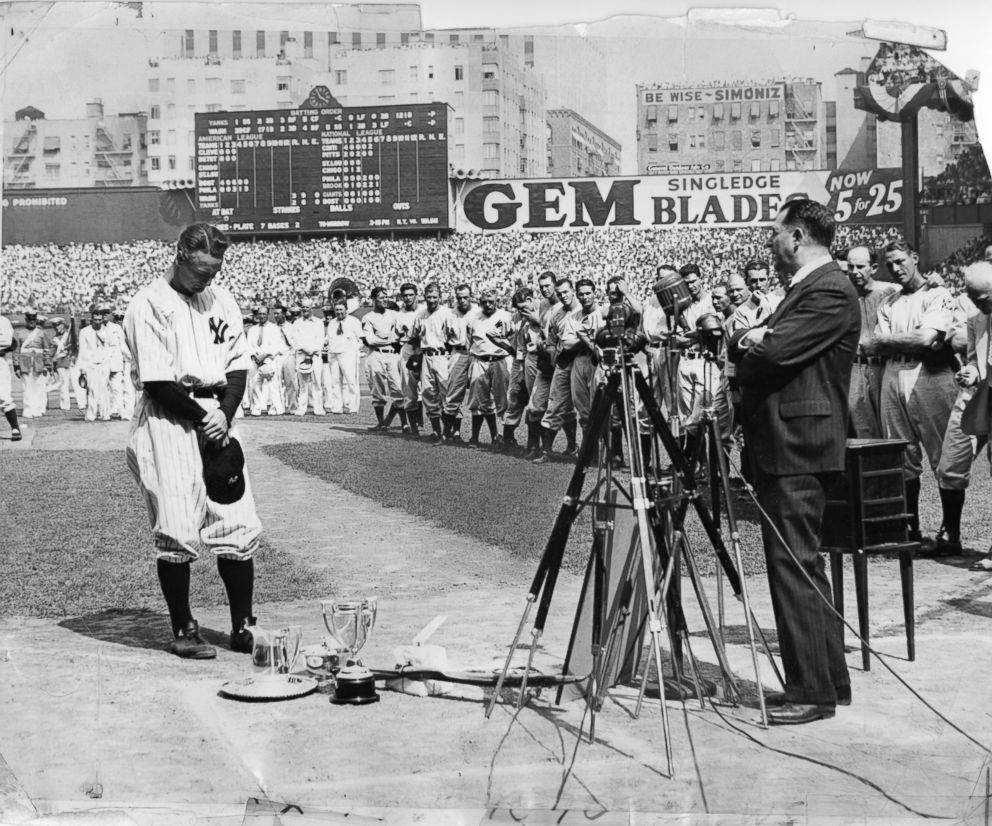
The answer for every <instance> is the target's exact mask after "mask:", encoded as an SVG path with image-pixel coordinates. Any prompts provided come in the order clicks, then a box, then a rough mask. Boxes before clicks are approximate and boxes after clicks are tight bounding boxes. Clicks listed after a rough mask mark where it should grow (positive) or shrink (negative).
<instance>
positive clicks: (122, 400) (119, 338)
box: [103, 304, 134, 421]
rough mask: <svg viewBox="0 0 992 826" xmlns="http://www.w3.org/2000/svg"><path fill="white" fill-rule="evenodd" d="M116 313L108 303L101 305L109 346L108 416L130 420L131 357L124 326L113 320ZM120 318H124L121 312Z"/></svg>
mask: <svg viewBox="0 0 992 826" xmlns="http://www.w3.org/2000/svg"><path fill="white" fill-rule="evenodd" d="M116 315H117V314H116V313H115V312H114V311H113V309H112V308H111V307H110V306H109V305H106V304H105V305H104V306H103V318H104V329H105V330H106V333H107V336H108V337H109V339H110V346H111V356H110V418H111V419H124V420H126V421H130V420H131V418H132V416H133V415H134V393H133V392H128V390H127V387H128V385H130V386H131V388H132V390H133V388H134V385H133V383H132V381H131V369H130V368H131V359H130V357H129V356H128V355H127V348H126V346H125V344H124V328H123V327H122V326H121V325H120V324H118V323H117V322H116V321H115V320H114V319H115V318H116ZM120 319H121V321H123V320H124V315H123V313H122V314H121V316H120ZM129 401H130V406H129V405H128V402H129Z"/></svg>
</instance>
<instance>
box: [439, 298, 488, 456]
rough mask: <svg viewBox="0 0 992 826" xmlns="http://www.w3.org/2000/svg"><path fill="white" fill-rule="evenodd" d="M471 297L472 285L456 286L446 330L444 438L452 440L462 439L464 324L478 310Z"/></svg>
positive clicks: (466, 357)
mask: <svg viewBox="0 0 992 826" xmlns="http://www.w3.org/2000/svg"><path fill="white" fill-rule="evenodd" d="M478 309H479V308H478V307H477V306H476V305H475V303H474V302H473V301H472V288H471V287H470V286H469V285H468V284H459V285H458V286H457V287H455V309H454V311H453V312H452V314H451V315H452V329H451V331H450V332H449V338H448V348H449V349H450V350H451V359H450V361H449V363H448V395H447V396H446V397H445V399H444V412H443V413H442V414H441V421H442V422H444V438H445V439H448V440H450V441H452V442H460V441H461V440H462V435H461V431H462V402H464V401H465V394H466V393H467V392H468V380H469V376H468V374H469V368H470V367H471V366H472V358H471V356H469V353H468V333H467V332H466V327H467V326H468V322H469V320H470V319H471V317H472V316H473V315H474V314H475V313H476V312H478Z"/></svg>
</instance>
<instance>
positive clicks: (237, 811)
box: [0, 419, 992, 824]
mask: <svg viewBox="0 0 992 826" xmlns="http://www.w3.org/2000/svg"><path fill="white" fill-rule="evenodd" d="M81 427H83V425H81V423H79V422H75V421H66V422H61V423H52V424H50V425H49V424H46V425H45V426H44V427H42V428H37V429H36V428H34V427H29V428H26V438H25V440H24V441H23V442H21V443H19V444H16V445H12V444H10V443H9V442H6V441H4V442H3V443H2V449H3V450H4V451H7V450H22V451H49V450H55V451H59V450H72V449H74V448H78V446H79V434H80V428H81ZM85 427H86V437H87V438H86V448H87V449H105V450H106V451H108V455H109V452H110V451H117V450H120V449H121V447H122V445H123V441H124V438H125V435H126V431H127V427H128V425H127V424H126V423H117V422H112V423H107V424H99V425H97V424H94V425H86V426H85ZM242 427H243V429H244V433H245V441H246V446H247V448H248V450H247V454H248V463H249V470H250V473H251V478H252V483H253V485H254V489H255V496H256V500H257V503H258V508H259V513H260V516H261V518H262V522H263V525H264V526H265V533H266V537H267V539H268V541H269V542H270V543H271V544H273V545H274V546H277V547H279V548H280V549H282V550H284V551H287V552H290V553H293V554H296V555H298V557H299V558H300V559H301V560H303V561H305V563H306V564H307V565H309V566H311V567H312V568H314V569H323V570H326V571H330V572H332V573H333V575H334V582H335V583H336V584H335V588H334V594H332V595H333V596H339V597H341V596H349V595H364V594H374V595H376V596H377V597H378V599H379V617H378V622H377V624H376V627H375V629H374V631H373V633H372V636H371V637H370V639H369V643H368V645H367V647H366V649H365V650H364V651H363V657H364V659H365V662H366V663H368V664H370V665H373V666H377V667H389V666H392V665H393V664H394V663H395V662H396V656H395V654H394V649H395V648H396V647H397V646H401V645H407V644H409V643H410V642H411V640H412V638H413V637H414V635H415V634H416V633H417V632H418V631H419V630H420V629H421V628H423V627H424V626H425V625H427V623H428V622H430V621H431V620H432V619H433V618H434V617H436V616H438V615H444V616H445V617H446V621H445V622H444V623H443V624H442V625H441V626H440V628H439V629H438V630H437V631H436V632H435V633H434V635H433V636H432V637H431V639H430V642H431V643H433V644H436V645H440V646H443V647H444V648H445V649H446V652H447V656H448V663H449V666H452V667H457V666H460V665H465V666H468V665H471V666H487V665H497V664H501V663H502V658H503V657H504V656H505V653H506V651H507V646H508V645H509V643H510V641H511V640H512V638H513V634H514V632H515V630H516V626H517V623H518V621H519V619H520V616H521V612H522V611H523V608H524V604H525V597H526V595H527V591H528V589H529V587H530V585H531V580H532V578H533V575H534V570H533V567H532V566H530V565H524V564H521V562H520V561H519V560H518V559H515V558H514V557H512V556H511V555H510V554H508V553H506V552H505V550H503V549H500V548H496V547H493V546H489V545H485V544H483V543H480V542H478V541H476V540H473V539H471V538H467V537H464V536H460V535H458V534H455V533H452V532H450V531H447V530H445V529H443V528H440V527H438V526H436V525H432V524H428V523H426V522H423V521H420V520H418V519H416V518H414V517H411V516H410V515H409V514H406V513H405V512H403V511H401V510H397V509H386V508H382V507H380V506H378V505H376V504H375V503H373V502H371V501H369V500H366V499H362V498H360V497H357V496H355V495H353V494H350V493H348V492H346V491H344V490H342V489H340V488H338V487H336V486H335V485H333V484H330V483H328V482H324V481H320V480H317V479H314V478H313V477H310V476H307V475H306V474H304V473H302V472H299V471H297V470H294V469H292V468H290V467H288V466H286V465H284V464H282V463H281V462H279V461H278V460H276V459H274V458H273V457H271V456H269V455H267V454H266V453H265V452H264V451H263V450H262V449H261V448H262V446H263V445H266V444H272V443H277V442H303V441H313V442H321V441H323V440H329V439H342V438H351V436H350V435H349V433H348V432H347V431H346V430H344V429H342V428H340V427H339V426H335V427H330V426H328V424H327V423H314V422H312V421H307V422H294V421H289V420H286V419H282V420H278V421H266V420H251V421H248V422H245V423H244V425H243V426H242ZM439 495H443V491H442V490H440V489H439ZM508 518H513V515H512V514H509V515H508ZM549 529H550V526H549ZM970 540H971V542H972V544H974V545H976V546H978V547H982V548H984V547H985V546H986V545H987V540H988V538H987V537H972V538H970ZM969 561H970V560H969V559H968V558H954V559H952V560H945V561H931V560H918V561H917V562H916V566H915V567H916V617H917V631H916V644H917V654H916V659H915V661H914V662H909V661H908V660H907V659H906V643H905V637H904V633H903V627H902V608H901V597H900V588H899V577H898V563H897V561H896V560H891V561H888V562H882V563H878V564H875V565H873V566H871V574H870V576H871V582H870V588H871V610H872V642H873V644H874V645H875V646H876V648H877V649H878V650H879V651H880V652H882V653H883V655H884V657H885V661H886V662H887V663H888V664H890V665H891V666H892V668H894V669H895V670H896V671H897V672H898V673H899V674H900V675H901V676H902V677H903V678H904V679H905V680H906V681H907V682H908V683H909V684H910V685H911V686H912V687H913V688H914V689H915V690H916V691H918V692H919V694H920V696H921V697H922V698H923V699H925V700H926V701H927V702H928V703H930V704H931V705H932V706H933V707H934V708H936V709H937V710H939V712H940V713H941V714H943V715H944V716H946V717H947V718H948V719H949V720H950V721H952V722H953V723H954V724H955V725H956V726H957V727H959V728H960V729H961V730H963V732H962V731H959V730H956V729H955V728H954V727H953V726H952V725H950V724H949V723H948V722H945V721H944V720H942V719H941V718H940V717H938V716H937V715H936V714H935V713H934V712H933V711H932V710H930V709H928V708H927V707H926V706H925V705H924V703H923V702H922V701H921V699H919V698H917V697H915V696H914V695H913V694H911V693H910V691H909V690H907V688H905V687H904V686H903V685H901V684H900V683H899V682H898V681H897V680H896V678H895V677H894V676H893V675H892V674H890V673H889V672H888V671H887V670H886V669H885V668H884V667H883V665H882V664H881V663H880V662H878V661H877V660H876V661H874V662H873V664H872V668H871V670H870V671H864V670H862V669H861V658H860V653H859V651H858V650H857V649H856V648H855V642H856V641H855V640H854V639H853V636H852V635H851V634H848V645H849V646H850V648H849V658H848V661H849V664H850V666H851V668H852V678H853V689H854V702H853V704H852V706H850V707H849V708H841V709H839V712H838V714H837V716H836V717H835V718H833V719H831V720H826V721H821V722H818V723H814V724H810V725H806V726H799V727H795V728H788V727H787V728H771V729H764V728H762V727H760V725H759V712H758V710H757V709H756V708H750V707H736V708H734V707H730V706H720V707H719V710H718V711H716V710H712V709H710V708H709V707H707V708H706V709H705V710H702V709H700V708H699V705H698V703H690V704H688V705H687V706H685V707H683V706H682V704H681V703H677V702H669V704H668V710H669V717H670V729H671V740H672V752H673V755H674V761H673V762H674V777H670V776H667V775H668V772H667V767H666V760H665V749H664V738H663V729H662V717H661V712H660V707H659V704H658V702H657V700H654V701H651V700H648V701H647V702H646V704H645V706H644V709H643V711H642V713H641V715H640V717H639V718H638V719H635V718H634V717H633V708H634V705H635V702H636V694H637V692H636V689H633V688H619V689H617V690H615V691H614V692H612V693H611V695H610V698H609V700H608V701H607V703H606V704H605V706H604V708H603V710H602V712H600V713H599V714H597V715H596V723H595V742H593V743H589V742H588V733H589V723H590V720H589V716H588V714H587V713H586V708H585V704H584V703H581V702H575V703H570V704H568V705H566V706H561V707H556V706H554V705H553V704H552V703H551V702H550V700H551V699H553V694H549V693H548V692H544V693H542V695H541V696H539V697H538V698H536V699H534V700H532V701H531V702H530V704H529V705H528V706H527V707H526V708H524V709H523V710H522V711H519V712H518V711H517V709H516V708H515V707H513V706H511V705H508V704H502V703H501V704H498V705H497V706H496V707H495V711H494V712H493V714H492V716H491V717H490V718H489V719H486V718H485V717H484V714H483V709H484V704H483V702H482V700H481V697H479V696H476V697H469V698H467V699H448V698H423V697H415V696H410V695H406V694H401V693H397V692H394V691H387V690H381V691H380V694H381V701H380V702H379V703H377V704H375V705H370V706H365V707H342V706H336V705H332V704H330V703H329V698H328V696H327V695H325V694H320V693H315V694H311V695H309V696H306V697H302V698H299V699H295V700H288V701H283V702H274V703H242V702H236V701H232V700H229V699H225V698H224V697H223V696H221V695H220V694H219V689H220V687H221V686H222V685H223V684H224V683H225V682H227V681H229V680H235V679H238V678H240V677H242V676H247V675H248V673H249V671H250V666H249V661H248V658H247V657H245V656H244V655H239V654H234V653H232V652H230V651H228V650H227V649H226V646H225V645H224V640H225V639H226V633H225V632H226V629H227V626H228V618H227V610H226V607H225V606H217V607H213V608H209V609H197V615H198V618H199V620H200V622H201V625H202V626H204V627H205V628H206V629H207V636H208V639H210V640H211V641H213V642H216V643H218V644H219V645H220V651H219V655H218V658H217V659H216V660H213V661H201V662H197V661H181V660H178V659H177V658H175V657H174V656H172V655H170V654H169V653H167V652H166V651H165V649H164V646H165V644H166V642H167V640H166V639H165V637H164V632H165V630H166V625H165V622H164V620H163V618H162V616H161V615H160V614H156V613H152V612H147V611H140V612H138V611H136V612H130V613H127V612H118V613H113V614H110V613H103V614H93V615H88V616H85V617H73V618H67V619H64V620H42V619H25V618H18V617H3V618H0V719H2V720H3V723H2V728H0V754H2V759H0V813H2V822H4V823H22V822H25V823H26V822H30V823H35V824H42V823H81V822H92V823H117V822H120V823H131V822H134V823H141V824H159V823H163V824H164V823H194V822H195V823H199V824H238V823H242V822H245V823H278V822H287V823H288V822H306V821H307V820H312V821H313V822H347V823H351V822H357V823H363V824H364V823H388V824H406V823H430V824H434V823H442V824H447V823H452V824H455V823H457V824H461V823H482V822H486V821H493V822H497V823H508V822H526V823H539V824H550V823H565V824H569V823H579V822H587V821H595V822H596V823H600V824H614V823H616V824H619V823H637V824H642V823H668V822H674V821H679V822H707V823H769V822H771V823H779V822H817V823H819V822H823V823H851V822H861V823H869V822H870V823H886V824H888V823H893V822H910V821H915V820H917V819H920V818H924V817H931V818H940V819H946V820H948V821H950V822H969V823H975V824H978V823H987V822H988V820H987V807H988V799H987V797H986V795H987V783H988V767H989V755H988V752H987V750H986V748H985V746H987V745H988V744H989V743H990V742H992V719H990V714H989V696H990V695H989V690H988V677H987V675H988V672H989V662H992V634H990V630H992V577H990V576H989V575H988V574H976V573H970V572H969V571H968V570H967V565H968V562H969ZM847 582H848V585H849V586H850V584H851V577H850V576H848V577H847ZM749 584H750V586H751V588H750V591H751V597H752V601H753V607H754V611H755V614H756V616H757V619H758V621H759V623H760V624H761V625H762V626H763V627H765V628H769V629H771V628H773V627H774V623H773V621H772V616H771V610H770V606H769V604H768V599H767V588H766V586H765V583H764V581H763V579H762V578H758V577H755V578H752V580H751V581H750V583H749ZM579 585H580V583H579V580H578V578H577V577H575V576H572V575H569V574H566V573H563V574H562V578H561V580H560V581H559V583H558V586H557V588H556V590H555V599H554V603H553V609H552V613H551V615H550V616H549V619H548V622H547V624H546V627H545V628H546V630H545V634H544V636H543V637H542V638H541V641H540V648H539V650H538V653H537V658H536V662H537V665H538V666H540V667H541V668H542V669H543V670H553V669H556V668H559V667H560V665H561V661H562V658H563V657H564V654H565V650H566V646H567V640H568V634H569V631H570V628H571V622H572V613H573V612H574V609H575V605H576V602H577V600H578V594H579ZM707 588H708V591H709V593H710V594H711V595H712V594H713V589H714V583H713V581H712V580H710V581H708V582H707ZM686 592H688V588H686ZM329 596H330V595H329ZM711 598H712V596H711ZM854 604H855V603H854V595H853V592H852V593H849V594H848V596H847V605H848V606H850V607H849V613H850V614H853V606H854ZM687 608H688V609H689V626H690V628H692V629H693V630H694V631H696V630H697V629H702V627H703V626H702V623H701V621H700V618H699V616H698V611H696V610H695V602H694V601H693V600H687ZM727 610H728V622H729V623H730V624H731V625H732V626H733V625H740V622H741V614H740V612H739V608H738V607H737V605H736V604H735V603H728V609H727ZM257 613H258V615H259V621H260V623H261V624H262V625H263V626H265V627H269V628H276V627H280V626H282V625H287V624H298V625H300V626H302V629H303V640H304V645H308V644H312V643H316V642H319V641H320V640H321V639H322V637H323V636H324V635H325V634H326V632H325V630H324V627H323V624H322V621H321V616H320V611H319V607H318V605H317V604H316V603H315V602H314V601H312V600H308V601H305V602H302V601H290V602H279V603H269V604H263V605H259V606H257ZM532 618H533V617H532ZM528 630H529V626H528ZM526 638H527V640H529V638H530V636H529V634H528V635H527V637H526ZM733 638H734V639H737V638H739V635H736V636H735V637H733ZM693 640H694V646H695V649H696V653H697V655H698V656H699V657H700V658H701V659H702V660H704V661H707V662H712V661H713V659H714V658H713V654H712V650H711V649H710V647H709V646H708V644H707V641H706V639H705V635H695V636H694V637H693ZM728 656H729V658H730V660H731V664H732V666H733V667H734V670H735V672H736V673H738V674H739V675H740V676H741V678H742V680H745V681H746V680H751V679H753V677H754V674H753V669H752V668H751V664H750V663H751V660H750V653H749V651H748V649H747V648H746V647H745V646H743V645H740V644H737V643H736V642H735V643H733V644H730V645H729V646H728ZM762 680H763V681H764V682H765V686H766V689H769V688H770V689H775V688H777V686H776V685H774V679H773V677H772V676H771V673H770V671H769V673H767V674H766V673H765V669H764V668H763V670H762ZM966 735H967V736H966ZM969 737H970V738H973V740H972V739H969ZM974 741H977V743H976V742H974ZM250 799H266V800H270V801H276V802H278V803H279V804H280V805H282V804H292V805H294V806H297V807H298V810H290V811H288V812H285V813H284V814H282V815H274V814H272V813H271V812H269V811H262V810H263V809H265V807H264V806H263V805H262V804H253V803H250V802H249V801H250ZM253 807H254V809H255V810H256V811H258V815H257V816H256V817H246V816H245V812H246V810H251V809H253ZM277 818H281V819H277Z"/></svg>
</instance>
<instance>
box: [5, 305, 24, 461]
mask: <svg viewBox="0 0 992 826" xmlns="http://www.w3.org/2000/svg"><path fill="white" fill-rule="evenodd" d="M16 347H17V343H16V340H15V338H14V327H13V325H11V323H10V321H9V320H8V319H7V317H6V316H2V315H0V410H2V411H3V415H4V416H5V417H6V419H7V423H8V424H9V425H10V440H11V441H12V442H19V441H20V440H21V438H22V436H21V428H20V427H19V426H18V423H17V406H16V405H15V404H14V394H13V391H12V389H11V384H10V363H9V362H8V361H7V353H11V352H13V351H14V350H15V349H16Z"/></svg>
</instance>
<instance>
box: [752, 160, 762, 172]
mask: <svg viewBox="0 0 992 826" xmlns="http://www.w3.org/2000/svg"><path fill="white" fill-rule="evenodd" d="M751 171H752V172H760V171H761V161H760V160H758V159H757V158H755V159H754V160H753V161H751Z"/></svg>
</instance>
